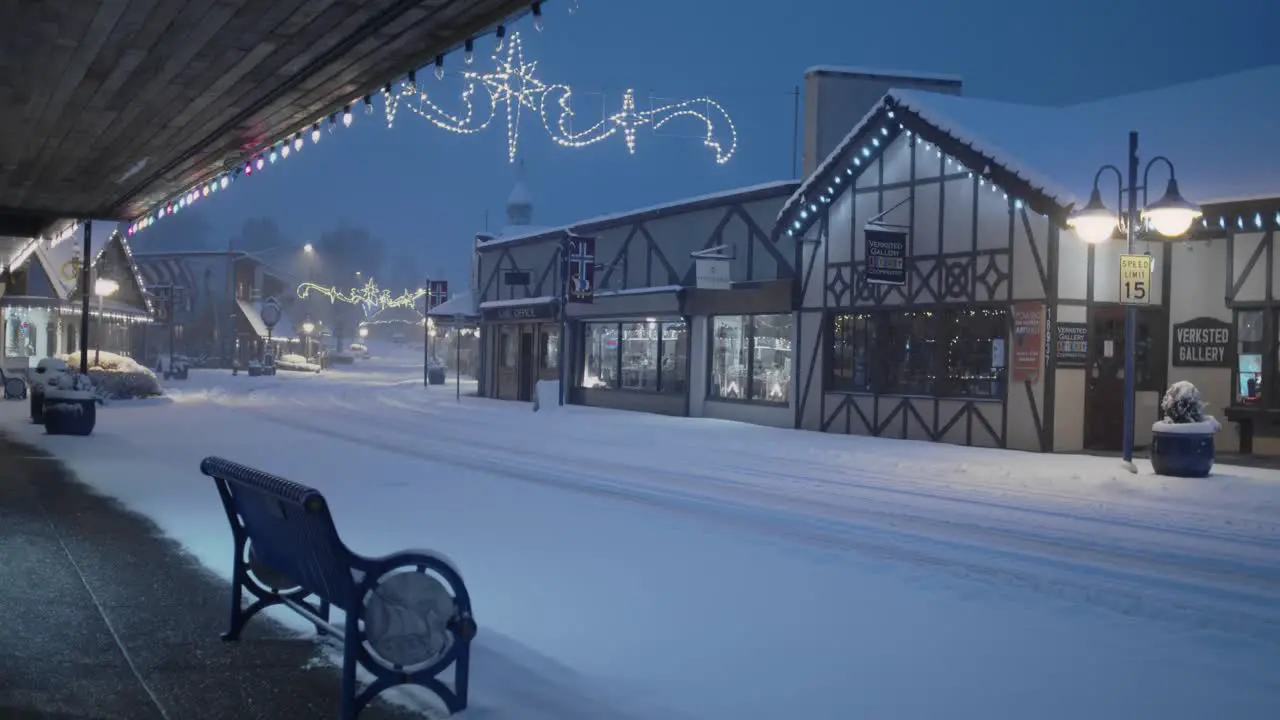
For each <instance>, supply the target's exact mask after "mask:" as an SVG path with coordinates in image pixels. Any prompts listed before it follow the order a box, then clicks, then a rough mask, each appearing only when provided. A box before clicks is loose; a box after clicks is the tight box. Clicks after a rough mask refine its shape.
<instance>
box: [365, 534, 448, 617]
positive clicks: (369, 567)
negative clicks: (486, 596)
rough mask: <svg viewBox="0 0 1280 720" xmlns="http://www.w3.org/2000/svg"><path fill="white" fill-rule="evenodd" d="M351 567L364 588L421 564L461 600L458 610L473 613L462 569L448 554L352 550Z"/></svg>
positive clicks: (422, 551) (417, 551) (427, 551)
mask: <svg viewBox="0 0 1280 720" xmlns="http://www.w3.org/2000/svg"><path fill="white" fill-rule="evenodd" d="M351 568H352V570H355V571H356V572H357V573H358V575H357V576H356V583H357V584H358V585H359V586H360V587H361V594H363V592H364V590H367V589H368V588H370V587H372V586H373V585H375V584H376V583H377V581H378V579H379V578H381V577H382V576H384V575H386V574H387V573H391V572H395V571H396V570H400V569H403V568H422V569H426V570H431V571H432V572H435V573H436V574H438V575H440V576H441V577H442V578H444V580H445V583H446V584H448V585H449V589H450V590H451V591H453V596H454V598H455V599H456V600H457V603H458V612H459V613H464V614H468V615H469V614H470V613H471V595H470V593H468V592H467V586H466V583H464V582H463V580H462V572H461V571H459V570H458V566H457V565H455V564H454V562H453V561H452V560H450V559H449V558H448V556H446V555H444V554H443V553H438V552H434V551H432V550H402V551H400V552H396V553H392V554H390V555H383V556H382V557H365V556H363V555H357V554H356V553H351Z"/></svg>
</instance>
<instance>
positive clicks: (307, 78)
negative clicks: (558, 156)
mask: <svg viewBox="0 0 1280 720" xmlns="http://www.w3.org/2000/svg"><path fill="white" fill-rule="evenodd" d="M531 3H532V0H362V1H361V2H352V1H350V0H230V1H229V2H216V3H215V2H202V1H200V0H115V1H113V2H101V3H86V2H75V3H73V2H18V3H8V4H6V6H5V7H6V9H5V10H4V11H3V15H4V21H3V22H0V48H3V53H2V54H3V55H4V56H5V57H6V59H7V60H8V62H7V63H6V64H5V65H3V66H0V97H4V98H6V106H7V107H8V108H9V110H10V111H11V112H7V113H5V114H4V116H3V117H0V234H8V235H22V236H28V237H30V236H35V235H38V234H40V233H41V232H46V231H47V228H48V227H49V225H50V223H51V222H52V220H54V219H56V218H65V217H75V218H97V219H111V220H125V219H132V218H135V217H138V216H140V215H142V214H144V213H145V212H147V211H148V210H150V209H151V208H152V207H153V206H155V205H157V204H159V203H162V202H165V201H167V200H169V199H171V198H173V197H174V196H175V195H177V194H179V193H181V192H184V191H186V190H187V189H189V188H190V187H192V186H194V185H197V184H200V183H204V182H207V181H209V180H210V179H212V178H213V177H215V176H216V175H218V174H219V173H221V172H224V171H226V170H229V169H231V168H232V167H235V166H238V164H239V163H241V162H243V161H244V160H245V159H246V158H247V157H249V156H250V155H251V154H252V153H255V152H257V151H259V150H262V149H263V148H264V147H266V146H269V145H271V144H272V143H275V142H277V141H280V140H283V139H284V138H286V137H288V136H289V135H291V134H293V133H295V132H297V131H299V130H301V129H302V128H303V127H305V126H309V125H310V124H312V123H314V122H317V121H319V120H322V119H324V118H326V117H327V116H329V115H330V114H332V113H336V112H341V111H342V109H343V107H344V106H345V105H347V104H349V103H359V102H360V101H361V99H362V98H363V97H364V96H365V95H368V94H371V93H375V92H377V91H378V90H379V89H380V88H381V87H382V86H383V85H384V84H385V83H387V82H390V81H392V80H394V79H397V78H401V77H403V76H405V75H406V74H407V73H408V72H410V71H413V70H415V69H417V68H420V67H423V66H425V65H427V64H428V63H430V62H431V59H432V58H434V57H435V56H436V55H438V54H444V53H447V52H449V51H450V50H452V49H454V48H457V47H458V46H460V45H461V44H462V43H463V41H464V40H466V39H467V38H468V37H472V36H475V35H478V34H481V33H484V32H487V31H488V30H490V29H491V28H493V27H494V26H495V25H497V24H498V23H501V22H504V21H509V20H510V19H512V18H514V17H515V16H517V15H519V14H522V13H524V12H525V11H526V10H527V9H528V7H529V6H530V5H531Z"/></svg>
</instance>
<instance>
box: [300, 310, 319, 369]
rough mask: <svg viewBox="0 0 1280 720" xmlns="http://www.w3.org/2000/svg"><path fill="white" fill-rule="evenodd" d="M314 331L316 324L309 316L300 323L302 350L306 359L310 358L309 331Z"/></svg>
mask: <svg viewBox="0 0 1280 720" xmlns="http://www.w3.org/2000/svg"><path fill="white" fill-rule="evenodd" d="M315 331H316V324H315V323H313V322H311V319H310V318H307V321H306V322H304V323H302V337H303V341H304V344H303V346H302V352H303V354H304V355H305V356H306V359H307V360H310V359H311V333H313V332H315Z"/></svg>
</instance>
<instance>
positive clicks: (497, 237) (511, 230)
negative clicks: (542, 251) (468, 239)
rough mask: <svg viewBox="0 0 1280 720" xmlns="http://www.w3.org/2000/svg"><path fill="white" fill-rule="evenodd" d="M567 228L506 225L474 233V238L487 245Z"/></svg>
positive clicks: (537, 235) (479, 243) (547, 233)
mask: <svg viewBox="0 0 1280 720" xmlns="http://www.w3.org/2000/svg"><path fill="white" fill-rule="evenodd" d="M567 229H568V228H565V227H540V226H537V225H508V226H506V227H504V228H502V229H501V230H499V231H498V232H497V233H479V234H477V235H476V240H477V241H478V243H477V244H478V245H481V246H487V245H493V244H495V243H497V244H502V243H508V242H512V241H514V240H524V239H525V238H531V237H539V236H541V235H549V234H551V233H558V232H564V231H565V230H567Z"/></svg>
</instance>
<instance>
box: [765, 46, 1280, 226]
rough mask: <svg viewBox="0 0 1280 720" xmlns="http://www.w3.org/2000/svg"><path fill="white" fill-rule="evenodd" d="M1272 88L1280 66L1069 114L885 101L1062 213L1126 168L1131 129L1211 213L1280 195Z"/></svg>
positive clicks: (918, 94) (897, 94)
mask: <svg viewBox="0 0 1280 720" xmlns="http://www.w3.org/2000/svg"><path fill="white" fill-rule="evenodd" d="M1268 87H1272V88H1274V87H1280V65H1273V66H1265V67H1259V68H1254V69H1252V70H1246V71H1243V72H1237V73H1233V74H1230V75H1222V76H1218V77H1212V78H1207V79H1203V80H1197V81H1194V82H1188V83H1183V84H1180V85H1172V86H1168V87H1163V88H1158V89H1155V90H1149V91H1145V92H1139V93H1133V94H1130V95H1123V96H1118V97H1111V98H1105V99H1101V100H1093V101H1089V102H1085V103H1078V104H1075V105H1069V106H1063V107H1052V106H1036V105H1021V104H1016V103H1008V102H998V101H994V100H981V99H975V98H972V97H961V96H953V95H944V94H939V93H931V92H926V91H921V90H898V89H894V90H890V91H889V92H888V94H887V95H886V101H887V102H888V103H890V104H894V105H897V106H899V107H901V108H903V109H905V110H908V111H910V112H913V113H915V114H917V115H918V116H919V117H920V118H921V119H922V120H923V121H925V122H926V123H927V124H929V125H931V126H933V127H935V128H936V129H938V130H941V131H943V132H945V133H947V134H949V135H951V136H952V137H953V138H955V139H956V140H958V141H959V142H962V143H964V144H966V145H969V146H971V147H972V148H973V149H974V150H977V151H978V152H981V153H982V154H984V155H986V156H988V157H990V158H992V159H993V160H995V161H996V162H997V163H999V164H1000V165H1001V166H1002V167H1003V168H1004V169H1005V170H1008V171H1009V172H1011V173H1013V174H1015V175H1017V176H1018V177H1020V178H1021V179H1023V180H1025V181H1026V182H1027V183H1028V184H1030V185H1031V186H1033V187H1035V188H1037V189H1039V190H1040V191H1041V192H1043V194H1044V195H1046V196H1047V197H1049V198H1050V199H1051V200H1052V201H1053V202H1054V203H1056V204H1057V205H1059V206H1061V207H1062V208H1063V209H1067V208H1069V207H1071V206H1073V205H1080V204H1082V203H1083V200H1084V199H1087V198H1088V196H1089V192H1090V190H1091V189H1092V187H1093V178H1094V175H1095V174H1096V173H1097V171H1098V168H1100V167H1102V166H1103V165H1106V164H1113V165H1118V166H1122V165H1123V164H1124V163H1125V158H1126V156H1127V153H1128V141H1129V140H1128V138H1129V132H1130V131H1131V130H1136V131H1138V132H1139V142H1140V147H1139V153H1140V156H1141V158H1142V161H1143V162H1144V163H1146V162H1149V161H1150V160H1151V159H1152V158H1154V157H1156V156H1158V155H1163V156H1166V157H1168V158H1169V159H1170V160H1171V161H1172V162H1173V164H1174V167H1175V168H1176V170H1177V174H1178V185H1179V189H1180V190H1181V192H1182V194H1183V196H1184V197H1186V198H1187V199H1188V200H1191V201H1193V202H1197V203H1200V204H1201V205H1211V204H1215V203H1220V202H1223V201H1225V200H1228V199H1232V198H1239V197H1253V198H1258V197H1280V143H1277V142H1273V141H1272V140H1271V138H1272V137H1274V118H1275V117H1276V115H1277V114H1280V96H1277V95H1276V94H1275V93H1266V92H1262V91H1261V90H1260V88H1268ZM879 112H880V108H879V107H878V108H877V109H876V110H873V111H872V112H871V113H870V114H868V116H867V117H866V118H864V119H863V120H862V121H861V122H859V123H858V125H857V126H855V127H854V129H853V130H852V131H851V132H850V133H849V135H848V136H847V137H846V138H845V140H844V141H843V142H842V143H841V144H840V145H839V146H838V147H837V148H836V149H835V150H834V151H833V152H832V153H831V155H829V156H828V157H827V159H826V160H825V161H824V163H823V165H822V166H820V167H819V169H818V170H817V171H815V172H814V173H813V175H811V176H810V177H809V178H807V179H806V181H805V183H804V184H803V185H802V186H801V187H800V189H799V190H798V191H797V192H796V193H794V194H793V196H792V198H791V199H790V200H789V201H788V202H787V206H786V207H785V208H784V210H783V214H784V215H785V214H787V213H789V212H790V211H791V209H792V207H793V206H794V204H795V203H798V202H800V199H801V198H805V197H808V195H809V193H810V190H811V187H812V185H813V184H814V183H815V182H821V181H822V179H823V177H824V176H825V175H826V174H827V170H829V168H830V165H831V164H832V163H834V162H835V161H836V160H837V159H838V158H840V157H842V156H843V155H844V154H845V152H846V151H847V150H848V148H849V144H850V143H852V142H854V141H855V140H856V139H857V138H858V137H859V136H860V135H861V134H862V132H863V131H864V130H865V129H866V125H867V124H868V123H869V122H871V121H872V119H873V118H874V116H875V115H876V114H877V113H879ZM1167 173H1168V171H1167V169H1165V168H1163V167H1155V168H1153V171H1152V176H1151V185H1152V188H1151V193H1152V198H1151V199H1153V200H1154V199H1156V198H1158V197H1159V196H1160V195H1161V194H1163V192H1164V184H1165V183H1166V182H1167V180H1168V174H1167ZM1103 182H1104V183H1107V184H1105V185H1104V186H1103V192H1104V195H1105V194H1114V193H1115V192H1116V188H1115V183H1114V180H1111V179H1104V180H1103Z"/></svg>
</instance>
